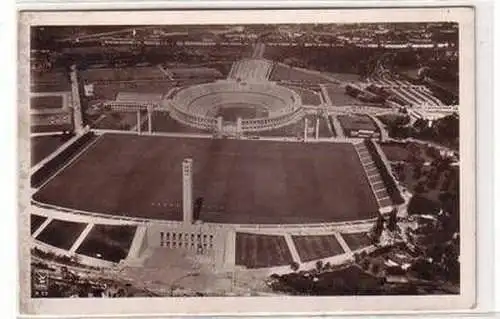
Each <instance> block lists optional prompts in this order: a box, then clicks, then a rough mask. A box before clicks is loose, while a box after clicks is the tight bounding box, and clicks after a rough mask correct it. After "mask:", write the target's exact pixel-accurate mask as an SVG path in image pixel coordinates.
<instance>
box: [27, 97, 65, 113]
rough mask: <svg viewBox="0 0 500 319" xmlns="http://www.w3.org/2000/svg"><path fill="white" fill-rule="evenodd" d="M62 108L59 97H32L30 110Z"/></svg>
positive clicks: (61, 99)
mask: <svg viewBox="0 0 500 319" xmlns="http://www.w3.org/2000/svg"><path fill="white" fill-rule="evenodd" d="M62 107H63V98H62V96H60V95H47V96H32V97H31V98H30V108H32V109H34V110H43V109H60V108H62Z"/></svg>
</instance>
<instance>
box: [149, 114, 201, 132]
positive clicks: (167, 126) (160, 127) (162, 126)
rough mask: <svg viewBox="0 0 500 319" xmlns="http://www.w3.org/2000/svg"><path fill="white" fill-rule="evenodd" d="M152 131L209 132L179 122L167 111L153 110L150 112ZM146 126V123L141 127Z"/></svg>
mask: <svg viewBox="0 0 500 319" xmlns="http://www.w3.org/2000/svg"><path fill="white" fill-rule="evenodd" d="M152 123H153V125H152V128H153V132H171V133H209V132H208V131H206V130H202V129H198V128H195V127H191V126H188V125H184V124H181V123H179V122H177V121H176V120H174V119H173V118H172V117H170V115H169V114H168V112H153V114H152ZM146 128H147V123H145V124H144V126H143V129H144V130H145V129H146Z"/></svg>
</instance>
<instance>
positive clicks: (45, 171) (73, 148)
mask: <svg viewBox="0 0 500 319" xmlns="http://www.w3.org/2000/svg"><path fill="white" fill-rule="evenodd" d="M94 139H95V135H93V134H92V133H87V134H85V135H83V136H81V137H80V138H78V139H77V140H76V141H75V142H73V143H72V144H71V145H70V146H68V147H67V148H65V149H64V150H63V151H62V152H61V153H59V154H58V155H57V156H55V157H54V158H52V159H51V160H50V161H48V162H47V163H46V164H45V165H44V166H42V167H41V168H39V169H38V170H37V171H36V172H35V173H33V174H32V175H31V187H40V186H41V185H42V184H43V183H44V182H45V181H46V180H47V179H48V178H49V177H50V176H52V175H53V174H55V173H56V172H57V171H58V170H59V169H60V168H61V167H63V166H64V165H65V164H66V163H68V162H69V161H70V160H72V159H73V158H74V157H75V156H76V155H77V154H78V153H79V152H81V151H82V150H83V149H84V148H85V147H86V146H87V145H89V143H91V142H92V141H94Z"/></svg>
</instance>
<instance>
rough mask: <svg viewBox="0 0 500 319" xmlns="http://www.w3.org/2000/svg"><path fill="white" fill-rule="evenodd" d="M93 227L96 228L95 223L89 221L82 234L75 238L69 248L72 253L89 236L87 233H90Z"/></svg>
mask: <svg viewBox="0 0 500 319" xmlns="http://www.w3.org/2000/svg"><path fill="white" fill-rule="evenodd" d="M92 228H94V223H88V224H87V226H86V227H85V229H84V230H83V231H82V232H81V234H80V235H79V236H78V238H77V239H76V240H75V242H74V243H73V245H71V248H70V249H69V252H70V253H74V252H76V250H77V249H78V248H79V247H80V245H81V244H82V243H83V241H84V240H85V238H87V235H88V234H89V233H90V231H91V230H92Z"/></svg>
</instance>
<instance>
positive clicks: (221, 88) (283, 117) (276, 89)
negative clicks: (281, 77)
mask: <svg viewBox="0 0 500 319" xmlns="http://www.w3.org/2000/svg"><path fill="white" fill-rule="evenodd" d="M236 103H237V105H239V107H240V108H241V107H242V106H244V105H247V107H248V108H255V107H256V106H257V107H258V108H260V109H264V110H266V112H265V113H266V116H262V112H257V113H261V114H260V115H255V116H254V117H253V118H252V117H250V118H242V119H241V124H240V126H241V127H240V128H239V130H240V132H241V133H244V132H259V131H266V130H271V129H276V128H279V127H282V126H286V125H289V124H291V123H293V122H296V121H298V120H299V119H300V118H302V116H303V115H304V113H303V110H302V101H301V98H300V96H299V95H298V94H297V93H296V92H294V91H292V90H290V89H288V88H286V87H283V86H280V85H277V84H275V83H273V82H267V81H264V82H245V81H238V80H220V81H217V82H213V83H207V84H199V85H194V86H190V87H188V88H185V89H183V90H181V91H179V92H177V93H176V95H175V96H174V97H173V99H172V111H171V115H172V117H173V118H174V119H176V120H177V121H179V122H181V123H183V124H185V125H189V126H192V127H196V128H201V129H206V130H217V129H219V130H220V129H221V127H219V126H218V125H221V124H219V123H218V119H217V113H218V109H219V108H225V107H230V106H231V105H236ZM207 105H211V106H212V107H208V108H207ZM234 124H236V123H234Z"/></svg>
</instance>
